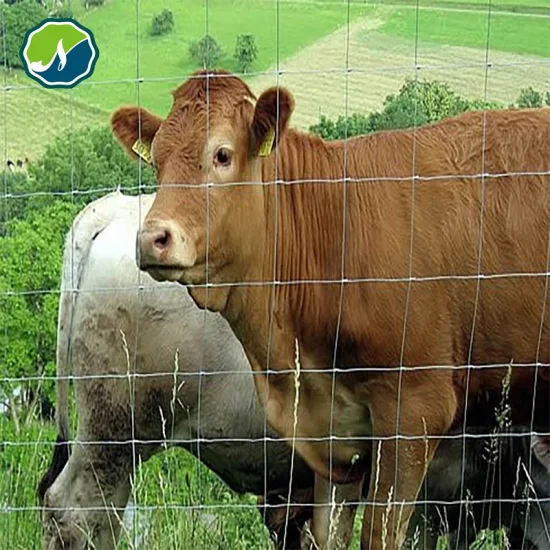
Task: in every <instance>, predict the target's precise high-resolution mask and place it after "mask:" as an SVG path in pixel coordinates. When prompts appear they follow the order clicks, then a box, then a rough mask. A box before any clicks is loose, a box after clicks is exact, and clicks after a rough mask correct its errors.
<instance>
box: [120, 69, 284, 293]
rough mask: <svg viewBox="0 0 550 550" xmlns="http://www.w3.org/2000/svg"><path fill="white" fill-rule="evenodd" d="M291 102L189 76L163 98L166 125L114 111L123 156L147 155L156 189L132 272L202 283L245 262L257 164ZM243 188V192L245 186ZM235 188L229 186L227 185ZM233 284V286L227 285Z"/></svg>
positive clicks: (133, 111) (228, 79) (256, 213)
mask: <svg viewBox="0 0 550 550" xmlns="http://www.w3.org/2000/svg"><path fill="white" fill-rule="evenodd" d="M293 105H294V101H293V98H292V96H291V95H290V93H289V92H287V91H286V90H284V89H282V88H271V89H268V90H266V91H265V92H264V93H262V94H261V95H260V97H259V98H257V99H256V98H255V97H254V95H253V94H252V92H251V91H250V89H249V87H248V86H247V85H246V84H245V83H244V82H243V81H242V80H240V79H239V78H237V77H235V76H233V75H231V74H229V73H226V72H222V71H219V72H215V73H206V72H199V73H195V74H194V75H192V76H191V78H189V79H188V80H187V81H186V82H185V83H184V84H183V85H181V86H180V87H179V88H177V89H176V90H175V92H173V104H172V108H171V110H170V112H169V114H168V116H167V118H166V119H164V120H163V119H161V118H159V117H157V116H155V115H153V114H151V113H150V112H148V111H146V110H145V109H139V108H137V107H123V108H120V109H118V110H117V111H116V112H115V113H114V114H113V117H112V128H113V132H114V134H115V136H116V137H117V138H118V140H119V141H120V142H121V143H122V145H123V146H124V148H125V149H126V150H127V151H128V153H129V154H130V155H131V156H133V157H134V158H137V155H136V153H135V152H134V149H133V147H134V146H135V144H136V142H137V140H138V139H140V140H141V142H142V144H144V145H145V147H146V148H147V147H150V151H151V162H152V164H153V166H154V168H155V170H156V174H157V180H158V191H157V196H156V199H155V202H154V203H153V206H152V208H151V210H150V212H149V214H148V215H147V217H146V219H145V222H144V224H143V228H142V229H141V231H140V232H139V234H138V246H137V255H138V262H139V265H140V268H141V269H143V270H145V271H147V272H148V273H150V274H151V275H152V276H153V277H154V278H155V279H157V280H170V281H180V282H183V283H195V284H197V283H203V282H205V278H206V269H205V268H206V263H207V259H208V277H209V280H210V281H211V280H213V277H215V275H216V273H219V272H221V271H222V270H224V273H225V275H224V280H225V281H227V279H228V278H229V279H230V278H231V277H235V278H238V277H242V276H243V273H237V272H233V273H232V272H231V266H232V264H234V263H235V259H236V255H239V254H240V255H243V254H244V255H247V258H246V259H245V258H240V259H241V260H245V261H244V262H240V264H239V265H246V264H247V263H249V262H250V261H253V259H252V258H253V257H254V255H255V253H256V252H257V251H258V247H260V246H261V245H262V243H261V239H262V231H263V226H264V225H265V223H264V198H263V196H264V191H263V189H262V186H261V185H253V183H254V182H256V183H258V182H261V165H260V162H259V158H260V157H261V156H262V155H264V154H266V153H267V154H269V152H270V151H271V150H272V149H274V148H275V147H276V146H277V143H278V140H279V138H280V136H281V135H282V133H283V132H284V130H285V128H286V126H287V123H288V120H289V117H290V115H291V112H292V109H293ZM251 183H252V185H251ZM232 184H236V185H232ZM236 280H238V279H236Z"/></svg>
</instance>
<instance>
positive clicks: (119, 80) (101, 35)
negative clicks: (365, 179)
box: [0, 0, 550, 158]
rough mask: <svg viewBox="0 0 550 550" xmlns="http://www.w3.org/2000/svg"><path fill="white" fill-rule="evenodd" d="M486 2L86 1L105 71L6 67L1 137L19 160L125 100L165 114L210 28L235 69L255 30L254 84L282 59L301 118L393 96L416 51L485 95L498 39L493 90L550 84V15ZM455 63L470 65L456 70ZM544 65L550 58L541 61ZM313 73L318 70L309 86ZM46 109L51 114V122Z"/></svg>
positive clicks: (87, 21)
mask: <svg viewBox="0 0 550 550" xmlns="http://www.w3.org/2000/svg"><path fill="white" fill-rule="evenodd" d="M444 1H445V2H446V5H448V6H449V7H452V6H453V3H452V2H451V1H450V0H444ZM544 1H545V0H516V1H515V3H514V4H513V6H517V5H519V6H520V7H521V8H525V9H527V8H529V7H530V6H533V5H538V4H539V3H541V2H542V3H544ZM475 2H476V3H477V4H479V11H475V12H472V11H469V10H456V9H452V10H450V9H449V10H448V9H436V8H433V7H428V6H429V4H428V3H427V2H424V1H420V2H419V4H418V5H419V7H420V9H418V10H417V9H416V8H415V4H416V3H415V2H411V3H410V4H411V5H410V6H404V5H394V4H392V3H386V2H380V3H374V2H367V3H362V2H361V3H360V2H350V3H349V5H347V4H346V3H345V2H333V1H331V2H325V1H322V0H321V1H315V2H312V1H309V0H308V1H304V0H294V1H288V0H283V1H280V2H279V3H277V2H268V1H267V0H230V1H224V0H209V1H208V2H204V1H203V2H181V1H179V0H166V1H164V2H162V4H160V3H157V2H148V3H142V4H139V9H136V3H135V2H134V0H109V1H108V2H107V3H106V4H105V5H104V6H102V7H100V8H96V9H92V10H89V11H86V10H85V9H84V8H83V6H82V5H81V4H80V3H78V2H76V0H75V2H74V7H73V9H74V11H75V16H76V17H77V18H78V20H79V21H81V22H82V23H83V24H84V25H87V26H89V27H90V28H91V29H92V30H93V31H94V34H95V36H96V40H97V43H98V44H99V47H100V52H101V53H100V58H99V60H98V63H97V66H96V70H95V73H94V75H93V76H92V77H91V78H90V79H89V80H87V81H85V82H83V83H82V84H81V85H79V86H78V87H77V88H75V89H73V90H55V91H52V90H49V91H48V90H43V89H40V88H38V87H37V86H36V85H34V83H32V82H31V81H30V79H28V77H27V76H26V75H25V74H24V73H22V72H21V71H17V70H15V71H10V72H9V74H8V75H5V74H4V75H2V74H0V78H2V79H3V80H4V81H5V83H6V85H8V86H11V87H12V88H11V90H10V91H8V92H4V94H3V95H4V97H3V99H4V101H3V102H2V103H3V104H4V105H3V106H2V108H0V129H3V130H4V131H2V132H1V136H2V138H0V139H3V138H4V135H5V134H7V141H8V143H7V146H6V154H7V156H8V157H9V158H12V157H16V158H23V157H25V156H27V157H29V158H35V157H36V156H37V155H38V154H39V153H40V152H41V151H43V149H44V146H45V144H46V143H48V142H49V141H50V140H51V138H52V137H53V136H55V135H58V134H59V133H60V132H62V131H66V130H70V129H71V128H75V127H78V126H80V125H81V124H86V123H87V124H106V123H107V122H108V119H109V115H110V113H111V112H112V110H113V109H115V108H117V107H118V106H120V105H121V104H142V105H144V106H146V107H147V108H149V109H151V110H153V111H155V112H157V113H159V114H165V113H166V112H167V111H168V109H169V107H170V103H171V101H170V100H171V96H170V91H171V90H173V89H174V88H175V87H176V86H177V85H178V84H180V83H181V82H182V81H183V80H184V79H185V78H186V77H187V75H189V74H190V73H191V72H192V71H193V70H196V69H197V68H198V67H197V66H195V65H194V64H193V63H192V62H191V61H190V59H189V56H188V47H189V44H190V43H191V42H192V41H194V40H197V39H199V38H200V37H201V36H203V35H204V34H205V33H207V32H208V33H209V34H211V35H212V36H214V37H215V38H216V40H218V42H219V43H220V45H221V46H222V48H223V50H224V52H225V55H224V57H223V58H222V59H221V61H220V63H219V65H220V66H222V67H224V68H227V69H229V70H235V68H236V66H235V61H234V59H233V51H234V47H235V39H236V36H237V35H238V34H239V33H246V32H252V33H253V34H254V36H255V38H256V41H257V44H258V48H259V55H258V58H257V60H256V62H255V63H254V65H253V66H252V68H251V71H250V74H248V75H245V78H246V79H247V81H248V82H249V83H250V84H251V86H252V88H253V89H254V91H261V89H262V88H263V87H265V86H267V85H273V84H275V83H276V82H277V67H278V68H279V69H281V70H282V71H283V72H284V73H285V74H283V76H282V77H281V78H279V81H280V82H281V83H282V84H285V85H287V86H289V87H290V89H291V90H292V91H293V92H295V93H296V94H297V96H298V99H299V101H298V103H297V110H296V115H295V117H294V123H295V125H297V126H298V127H302V128H307V127H308V126H309V125H311V124H314V123H316V122H317V120H318V118H319V115H320V114H325V115H327V116H337V115H339V114H342V113H343V110H344V108H345V105H346V104H347V106H348V109H349V112H350V113H351V112H360V113H363V114H365V113H367V112H369V111H370V110H372V109H376V108H379V107H380V106H381V104H382V101H383V99H384V98H385V96H386V95H387V94H388V93H393V92H394V91H395V89H396V88H398V87H399V85H400V82H402V81H403V80H404V79H405V78H406V77H409V76H411V74H412V69H413V62H414V52H415V51H417V56H418V58H419V61H420V62H422V61H424V59H425V60H426V62H427V63H429V64H430V65H432V66H436V67H438V71H439V74H430V75H428V76H429V77H430V78H439V79H441V80H443V81H447V80H450V82H451V84H453V85H455V84H456V86H455V87H457V90H458V91H460V92H468V91H469V93H470V95H471V96H474V95H476V96H480V94H482V93H483V87H482V83H483V80H484V79H483V74H482V71H481V70H479V68H478V67H474V66H473V64H479V63H482V62H483V61H484V59H485V52H486V49H487V44H488V45H489V56H490V58H491V60H492V61H493V70H492V75H493V76H492V86H493V90H494V93H493V94H492V96H491V97H489V99H493V100H498V101H511V99H512V98H514V97H517V95H518V93H519V86H520V84H521V85H528V84H530V85H532V86H534V87H541V85H546V82H547V78H548V68H547V66H546V65H544V60H545V59H547V58H548V56H549V55H550V41H549V40H548V38H547V34H548V33H547V29H548V26H549V24H550V23H549V21H550V19H549V18H548V17H546V16H544V15H529V16H525V15H519V14H513V13H499V12H493V13H492V15H491V23H490V32H489V33H488V16H487V6H488V4H487V2H486V1H484V0H475ZM510 2H511V0H499V2H496V4H498V5H499V6H501V7H502V6H505V5H507V4H509V5H512V4H510ZM456 5H461V4H460V3H458V4H456ZM161 7H163V8H169V9H171V10H172V12H173V14H174V20H175V28H174V31H173V32H172V33H170V34H168V35H165V36H161V37H154V36H151V35H150V32H149V31H150V26H151V19H152V16H153V14H154V13H157V12H158V11H159V10H160V8H161ZM348 8H349V9H348ZM348 23H349V25H348ZM417 29H418V36H417ZM346 43H348V46H346ZM347 48H349V51H348V50H347ZM346 52H348V54H349V55H348V54H347V53H346ZM450 61H453V62H455V63H454V64H455V65H461V66H462V65H464V67H463V68H460V69H458V68H455V69H453V68H449V69H448V70H447V71H445V66H446V65H449V62H450ZM534 64H542V66H541V67H540V69H539V68H537V69H534V68H533V67H532V65H534ZM499 67H501V68H500V69H499ZM347 68H351V69H352V70H355V71H356V73H355V74H354V73H353V71H352V73H350V77H349V79H348V80H349V81H350V86H349V89H348V97H347V98H346V97H344V95H345V82H346V76H345V72H346V70H347ZM265 71H268V73H267V74H265ZM304 71H309V72H310V73H311V74H310V75H309V76H308V78H307V81H306V82H307V84H306V85H304V81H305V77H304V74H303V73H304ZM300 73H302V74H300ZM323 73H324V74H323ZM138 78H139V79H140V82H139V83H138ZM455 81H456V83H455ZM461 86H462V87H461ZM472 98H473V97H472ZM36 113H41V120H42V121H43V122H41V123H40V124H37V121H36V118H35V114H36ZM31 128H32V131H30V129H31ZM31 134H32V139H29V135H31Z"/></svg>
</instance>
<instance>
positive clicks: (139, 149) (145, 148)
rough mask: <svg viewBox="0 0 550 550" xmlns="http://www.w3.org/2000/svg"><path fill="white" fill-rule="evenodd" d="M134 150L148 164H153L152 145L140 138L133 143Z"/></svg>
mask: <svg viewBox="0 0 550 550" xmlns="http://www.w3.org/2000/svg"><path fill="white" fill-rule="evenodd" d="M132 151H133V152H134V153H135V154H136V155H138V156H140V157H141V158H142V159H143V160H144V161H145V162H146V163H147V164H151V145H150V144H148V143H145V142H144V141H141V139H138V140H137V141H136V142H135V143H134V144H133V145H132Z"/></svg>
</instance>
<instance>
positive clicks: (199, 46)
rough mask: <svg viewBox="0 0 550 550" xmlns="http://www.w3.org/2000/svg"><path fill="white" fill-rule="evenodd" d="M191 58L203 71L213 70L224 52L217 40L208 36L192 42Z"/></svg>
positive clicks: (190, 48) (190, 46)
mask: <svg viewBox="0 0 550 550" xmlns="http://www.w3.org/2000/svg"><path fill="white" fill-rule="evenodd" d="M189 57H190V58H191V61H193V63H195V65H200V66H201V67H202V68H203V69H211V68H213V67H215V65H216V64H217V63H218V61H219V60H220V59H221V58H222V57H223V50H222V48H221V46H220V45H219V44H218V43H217V42H216V39H215V38H213V37H212V36H210V35H209V34H207V35H205V36H204V37H203V38H201V39H200V40H198V41H195V42H191V44H190V45H189Z"/></svg>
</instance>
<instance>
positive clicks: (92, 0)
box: [82, 0, 105, 9]
mask: <svg viewBox="0 0 550 550" xmlns="http://www.w3.org/2000/svg"><path fill="white" fill-rule="evenodd" d="M82 3H83V4H84V7H85V8H86V9H88V8H96V7H98V6H103V4H105V0H82Z"/></svg>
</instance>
